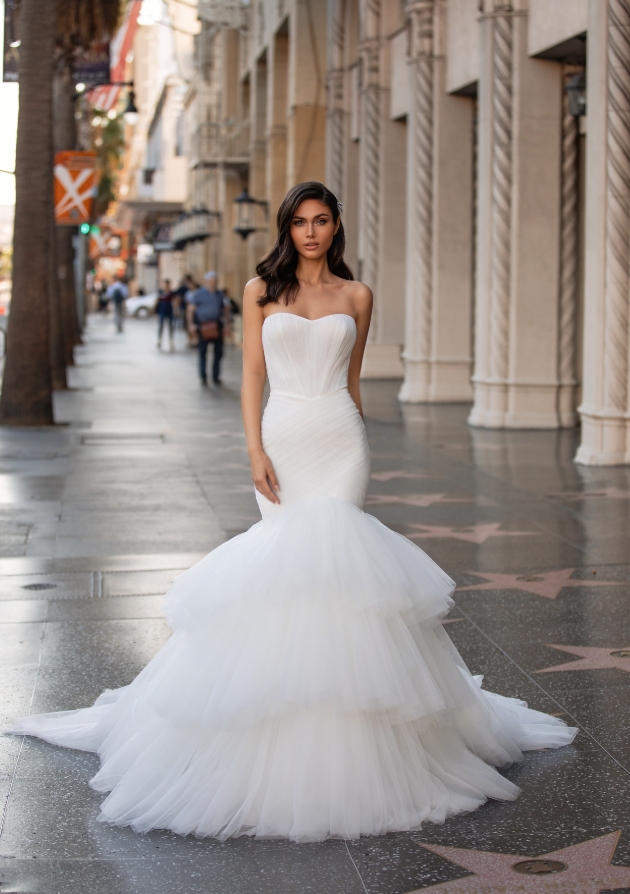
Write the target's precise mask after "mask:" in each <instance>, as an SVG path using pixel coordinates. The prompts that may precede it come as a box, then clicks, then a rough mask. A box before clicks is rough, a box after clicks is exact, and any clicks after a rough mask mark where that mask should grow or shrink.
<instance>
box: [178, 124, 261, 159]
mask: <svg viewBox="0 0 630 894" xmlns="http://www.w3.org/2000/svg"><path fill="white" fill-rule="evenodd" d="M221 163H223V164H239V165H242V164H248V163H249V121H223V122H221V123H210V122H206V123H205V124H200V125H199V127H198V128H197V130H196V131H195V132H194V133H193V135H192V140H191V146H190V166H191V167H193V168H195V167H199V166H200V165H204V164H221Z"/></svg>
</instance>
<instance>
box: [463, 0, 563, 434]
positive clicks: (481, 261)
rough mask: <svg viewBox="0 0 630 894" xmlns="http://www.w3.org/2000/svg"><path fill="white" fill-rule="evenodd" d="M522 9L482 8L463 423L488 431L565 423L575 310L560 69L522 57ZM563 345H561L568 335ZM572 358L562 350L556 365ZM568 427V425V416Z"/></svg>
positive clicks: (497, 0)
mask: <svg viewBox="0 0 630 894" xmlns="http://www.w3.org/2000/svg"><path fill="white" fill-rule="evenodd" d="M525 6H526V4H525V2H524V0H520V2H518V3H517V2H514V3H512V2H508V0H485V3H484V11H483V12H482V15H481V16H480V25H481V30H480V41H481V45H480V80H479V180H478V183H479V186H478V217H477V222H478V226H477V235H478V238H477V262H476V269H477V283H476V321H475V323H476V325H475V342H476V344H475V373H474V376H473V386H474V404H473V408H472V412H471V414H470V418H469V422H470V424H471V425H478V426H482V427H486V428H556V427H557V426H558V425H559V424H561V421H560V417H561V415H562V414H561V413H559V403H560V397H561V395H562V393H563V387H564V386H561V385H560V379H559V369H560V360H559V341H560V336H559V327H560V324H561V321H562V322H563V325H564V324H567V325H566V329H565V332H569V331H570V330H571V325H572V324H570V316H571V313H574V312H575V309H574V307H573V308H569V306H568V305H569V303H570V302H574V301H575V292H571V291H570V289H565V291H564V299H562V300H561V289H560V279H561V277H562V276H563V275H564V273H563V268H562V263H561V235H562V237H563V238H565V237H567V235H568V233H567V230H566V229H565V228H564V225H563V223H562V220H561V209H562V207H563V199H562V180H561V168H562V155H561V149H562V142H563V135H562V118H563V115H562V90H563V84H562V67H561V66H560V65H558V64H557V63H555V62H547V61H543V60H539V59H534V58H531V57H530V56H529V54H528V50H527V11H526V8H525ZM517 7H518V8H517ZM567 208H568V205H567V206H566V207H565V211H566V209H567ZM567 244H568V243H567ZM574 248H575V246H574V247H573V248H572V249H571V250H574ZM565 260H566V258H565ZM564 270H565V271H567V268H566V265H565V268H564ZM569 274H570V271H567V276H569ZM564 285H566V282H565V283H564ZM562 301H564V304H563V303H562ZM561 306H562V307H561ZM563 339H564V336H563ZM563 344H564V348H567V347H568V346H567V344H566V340H564V342H563ZM567 356H568V355H567V352H566V351H565V353H564V356H563V360H562V366H563V367H564V366H566V363H567ZM568 388H569V389H571V388H573V385H569V386H568ZM566 390H567V389H565V392H566ZM568 415H569V417H570V413H569V414H568ZM564 424H570V418H567V413H565V414H564Z"/></svg>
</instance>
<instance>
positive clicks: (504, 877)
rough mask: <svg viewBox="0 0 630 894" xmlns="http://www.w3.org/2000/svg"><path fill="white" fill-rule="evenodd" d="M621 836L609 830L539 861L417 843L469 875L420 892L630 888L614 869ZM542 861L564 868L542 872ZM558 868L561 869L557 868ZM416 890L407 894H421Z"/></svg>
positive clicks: (628, 877)
mask: <svg viewBox="0 0 630 894" xmlns="http://www.w3.org/2000/svg"><path fill="white" fill-rule="evenodd" d="M620 835H621V832H611V833H610V834H609V835H602V836H601V837H600V838H591V839H590V841H583V842H582V843H581V844H574V845H571V846H570V847H563V848H560V850H557V851H551V852H550V853H548V854H543V855H542V856H540V857H528V856H523V855H521V854H495V853H493V852H492V851H475V850H468V849H467V848H460V847H442V846H441V845H437V844H424V843H423V844H420V847H422V848H424V849H426V850H428V851H431V853H433V854H438V856H440V857H443V858H444V859H445V860H450V861H451V862H452V863H456V864H457V865H458V866H461V867H462V869H467V870H468V871H469V872H472V873H473V875H467V876H465V877H464V878H458V879H454V880H453V881H451V882H440V883H439V884H437V885H431V886H429V887H428V888H422V892H425V891H426V892H428V894H429V892H430V894H433V891H445V892H448V894H530V892H531V894H534V892H535V894H599V892H600V891H603V890H606V889H614V888H623V887H627V886H628V885H630V866H613V865H612V864H611V861H612V858H613V856H614V854H615V849H616V847H617V842H618V841H619V837H620ZM546 861H549V863H550V864H551V865H552V866H553V864H554V863H556V864H558V863H561V864H564V865H565V866H566V869H563V870H562V871H560V872H549V871H546V872H545V871H541V870H544V869H545V868H547V870H548V868H549V866H548V865H547V866H546ZM519 863H521V864H522V863H525V864H528V865H529V866H530V867H531V869H530V872H529V873H526V874H521V873H520V872H517V871H516V870H515V869H514V866H515V865H518V864H519ZM558 868H560V867H558ZM422 892H421V891H419V890H418V891H415V892H410V894H422Z"/></svg>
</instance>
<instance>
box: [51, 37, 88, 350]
mask: <svg viewBox="0 0 630 894" xmlns="http://www.w3.org/2000/svg"><path fill="white" fill-rule="evenodd" d="M73 96H74V85H73V83H72V72H71V68H70V62H69V59H68V56H67V54H66V53H63V54H61V55H60V56H59V58H58V59H57V66H56V71H55V80H54V84H53V146H54V151H55V152H62V151H63V150H64V149H76V142H77V134H76V121H75V117H74V113H75V105H74V101H73ZM55 230H56V233H55V240H56V254H57V288H58V291H59V305H60V312H61V327H62V335H63V344H64V356H65V363H66V365H67V366H69V365H71V364H72V363H73V362H74V356H73V350H74V347H75V346H76V345H78V344H80V343H81V330H80V328H79V321H78V318H77V303H76V297H75V287H74V264H73V258H74V251H73V248H72V237H73V235H74V233H75V229H74V227H66V226H63V227H60V226H57V227H55Z"/></svg>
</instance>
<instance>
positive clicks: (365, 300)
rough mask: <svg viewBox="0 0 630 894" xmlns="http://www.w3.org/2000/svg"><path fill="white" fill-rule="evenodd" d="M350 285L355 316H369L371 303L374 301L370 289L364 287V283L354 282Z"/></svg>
mask: <svg viewBox="0 0 630 894" xmlns="http://www.w3.org/2000/svg"><path fill="white" fill-rule="evenodd" d="M350 285H351V293H350V294H351V297H352V302H353V304H354V309H355V310H356V312H357V315H358V316H362V315H363V314H370V313H371V311H372V302H373V300H374V297H373V295H372V289H370V288H369V287H368V286H366V284H365V283H364V282H356V281H354V282H352V283H351V284H350Z"/></svg>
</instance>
